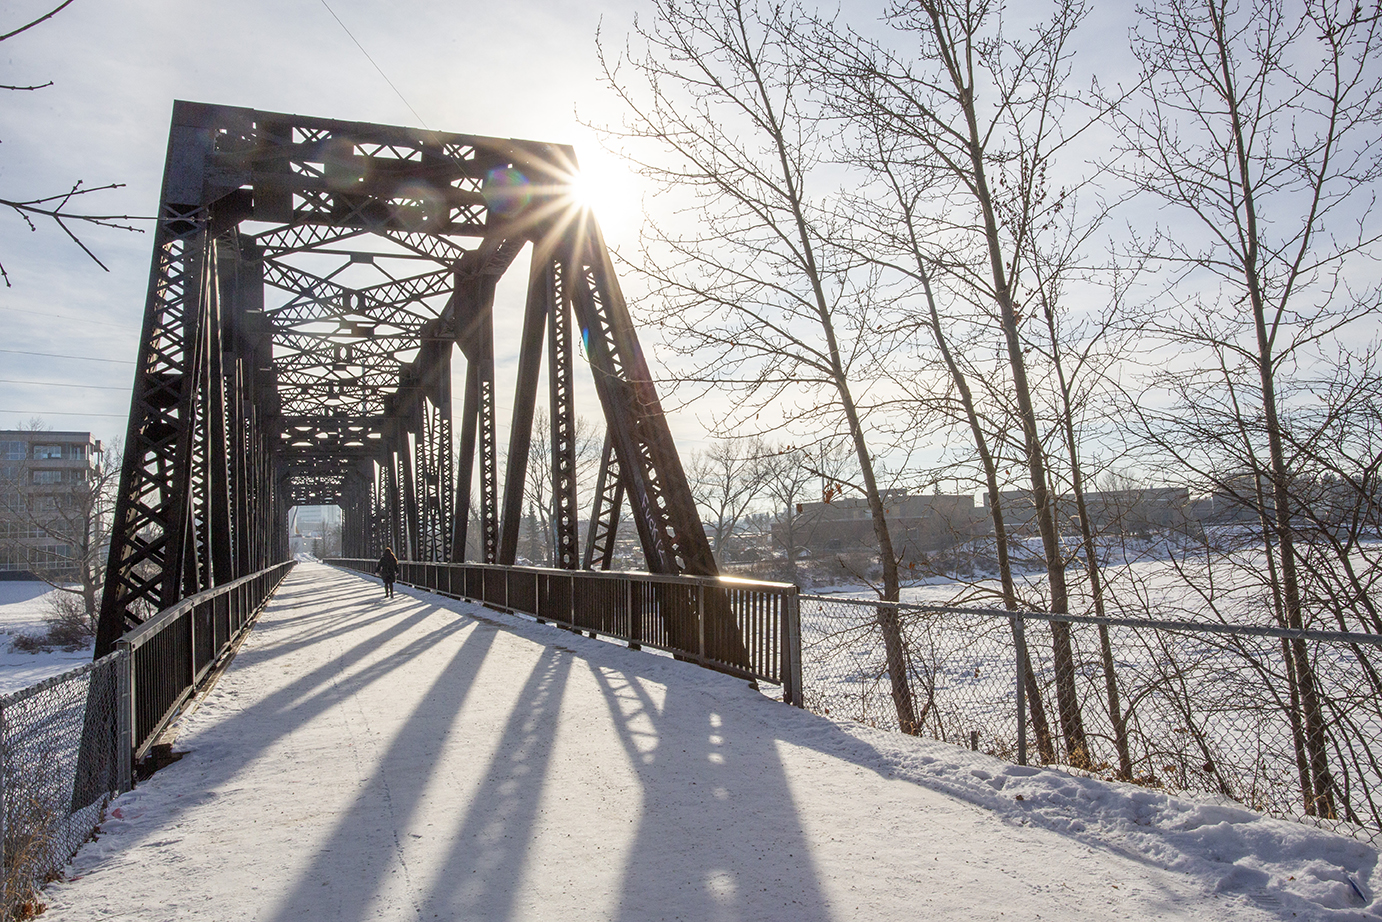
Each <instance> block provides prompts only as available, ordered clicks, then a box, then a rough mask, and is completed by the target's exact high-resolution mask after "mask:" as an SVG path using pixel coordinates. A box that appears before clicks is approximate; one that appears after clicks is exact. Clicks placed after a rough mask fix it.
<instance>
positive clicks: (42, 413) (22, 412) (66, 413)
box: [0, 409, 129, 419]
mask: <svg viewBox="0 0 1382 922" xmlns="http://www.w3.org/2000/svg"><path fill="white" fill-rule="evenodd" d="M0 413H14V414H15V415H17V416H38V417H44V416H109V417H110V418H111V419H127V418H128V417H129V414H128V413H78V412H77V411H76V410H5V409H0Z"/></svg>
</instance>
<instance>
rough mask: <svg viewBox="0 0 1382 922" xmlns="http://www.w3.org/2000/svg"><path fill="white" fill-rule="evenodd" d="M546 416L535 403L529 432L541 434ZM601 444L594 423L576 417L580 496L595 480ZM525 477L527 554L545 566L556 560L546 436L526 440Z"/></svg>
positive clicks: (599, 434)
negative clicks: (526, 462) (526, 460)
mask: <svg viewBox="0 0 1382 922" xmlns="http://www.w3.org/2000/svg"><path fill="white" fill-rule="evenodd" d="M549 419H550V418H549V417H548V415H547V408H546V407H545V406H539V407H538V408H537V410H536V412H535V413H534V414H533V431H534V432H538V433H543V434H545V433H546V432H547V431H548V429H549V426H550V422H549ZM603 445H604V442H603V437H602V433H601V432H600V429H599V426H598V424H597V423H594V422H592V421H591V420H589V419H587V418H586V417H584V416H578V417H576V434H575V451H576V480H577V483H578V484H580V485H581V487H583V488H585V489H581V490H579V491H578V493H579V494H580V495H587V496H588V495H590V490H589V489H588V488H589V485H590V483H591V482H592V481H593V480H594V479H595V473H596V469H597V468H598V467H599V464H600V451H601V449H602V447H603ZM525 478H526V483H525V485H524V494H525V496H526V497H527V500H528V509H527V514H526V516H525V518H526V528H527V531H528V557H529V559H530V560H532V561H533V563H535V564H539V565H542V566H547V565H550V564H551V563H552V561H553V560H555V559H556V556H555V555H556V534H555V533H554V532H553V531H552V447H551V442H550V441H548V440H547V439H546V438H537V439H533V440H532V441H531V442H530V443H529V445H528V467H527V470H526V473H525Z"/></svg>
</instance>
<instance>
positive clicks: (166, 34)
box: [0, 0, 696, 439]
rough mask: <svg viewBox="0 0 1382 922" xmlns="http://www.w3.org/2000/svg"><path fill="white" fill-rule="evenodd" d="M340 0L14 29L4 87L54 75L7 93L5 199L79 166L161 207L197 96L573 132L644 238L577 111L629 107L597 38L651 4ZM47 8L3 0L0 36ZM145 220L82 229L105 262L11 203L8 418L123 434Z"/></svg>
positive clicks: (1, 421) (602, 198)
mask: <svg viewBox="0 0 1382 922" xmlns="http://www.w3.org/2000/svg"><path fill="white" fill-rule="evenodd" d="M328 2H329V6H328V4H327V3H323V2H322V0H291V2H282V0H249V2H236V3H233V4H229V3H215V4H211V3H186V2H173V0H143V2H125V3H100V2H96V0H75V2H74V3H73V4H72V5H71V6H69V7H68V8H67V9H65V10H63V11H62V12H61V13H59V14H58V15H57V16H55V17H54V18H53V19H51V20H49V21H47V22H45V23H43V24H42V25H39V26H37V27H35V28H34V29H31V30H29V31H28V32H25V33H23V34H21V35H19V36H16V37H14V38H11V39H9V40H7V41H5V42H3V43H0V52H2V53H0V83H4V84H10V85H33V84H40V83H45V82H47V81H49V80H51V81H53V85H52V86H49V87H46V88H44V89H41V90H36V91H33V92H9V93H6V94H5V96H4V103H5V105H4V106H3V107H0V198H5V199H14V200H26V199H30V198H35V197H38V196H40V195H52V194H56V193H62V192H65V191H67V190H68V189H70V188H71V186H72V184H73V183H74V182H76V181H77V180H81V181H82V182H83V184H84V185H85V186H87V187H90V186H100V185H104V184H107V183H123V184H124V188H121V189H116V190H112V191H108V192H102V193H99V194H96V195H92V196H91V197H90V201H89V207H90V210H92V211H96V212H99V213H102V214H119V215H133V216H147V215H150V214H152V213H153V212H154V211H155V210H156V207H157V203H158V195H159V187H160V182H161V178H162V171H163V161H164V154H165V151H166V146H167V138H168V123H169V118H170V115H171V112H172V104H173V100H175V99H185V100H193V101H198V102H213V103H221V104H227V105H235V106H245V107H250V108H256V109H261V110H267V111H277V112H290V113H296V114H303V115H314V116H321V117H327V118H338V119H346V120H356V121H366V122H378V123H383V124H398V125H409V126H415V125H418V124H419V123H421V124H423V125H425V126H426V127H430V128H434V129H438V130H446V131H454V132H459V133H466V134H479V135H490V136H497V137H514V138H528V139H535V140H542V141H553V142H558V143H565V144H572V145H574V146H575V148H576V151H577V156H578V157H579V158H580V160H581V164H582V168H583V172H584V173H585V176H586V181H587V182H588V183H591V184H593V185H594V186H595V187H596V188H597V189H598V190H599V200H598V202H597V204H596V205H595V210H596V214H597V216H598V218H599V219H600V221H601V224H602V226H603V228H604V230H605V235H606V238H607V240H608V241H609V243H610V245H611V246H613V247H618V246H619V245H620V244H621V243H625V244H629V245H631V244H632V243H633V242H634V238H635V236H636V234H637V221H638V215H639V208H640V203H639V192H638V190H637V188H636V186H635V184H634V178H633V177H632V176H630V175H629V174H628V172H627V170H626V169H625V168H624V166H623V164H622V163H621V162H620V161H619V160H617V158H614V157H613V156H611V155H609V154H607V153H605V152H604V151H603V150H602V149H601V148H600V145H599V143H598V141H597V140H596V137H595V134H594V132H593V131H592V130H591V129H589V128H587V127H585V126H584V125H582V121H583V120H584V121H592V122H596V123H599V122H605V121H609V120H611V119H614V118H617V112H615V111H613V110H612V109H611V108H610V106H611V103H610V101H609V99H608V97H607V96H606V94H605V92H604V91H603V90H602V89H601V87H600V86H599V82H598V80H597V62H596V54H595V51H596V44H595V42H596V33H597V30H598V29H599V28H600V27H601V22H602V21H603V22H604V28H605V29H606V31H607V32H608V33H609V34H611V35H612V34H615V33H617V34H618V35H620V36H622V35H623V34H624V32H626V31H627V28H628V25H629V24H630V23H631V22H632V18H633V15H634V13H635V12H636V10H637V8H638V6H639V4H638V3H637V2H636V0H608V2H585V0H582V2H567V0H544V2H540V3H538V2H531V3H510V4H485V3H473V2H467V3H456V2H440V0H437V2H434V0H410V2H403V3H381V2H367V0H328ZM50 8H51V4H49V3H47V2H46V0H44V2H34V0H20V2H7V3H3V4H0V34H3V33H4V32H9V31H10V30H12V29H14V28H17V27H18V26H19V25H22V24H23V23H25V22H28V21H30V20H31V19H34V18H36V17H38V16H41V15H42V14H43V13H45V12H47V11H48V9H50ZM333 14H334V15H333ZM338 19H339V21H338ZM347 30H349V31H347ZM352 35H353V36H354V38H353V39H352ZM356 41H358V42H359V45H362V46H363V49H364V50H363V51H362V50H361V47H359V46H357V44H356ZM367 54H368V57H367V56H366V55H367ZM371 58H372V59H373V62H374V63H373V64H372V63H371V60H370V59H371ZM375 64H377V65H378V66H377V68H376V66H375ZM381 71H382V74H381ZM132 223H134V224H135V225H136V226H138V227H141V228H143V229H144V233H126V232H120V231H113V230H99V229H98V230H88V231H81V232H80V236H81V238H82V240H83V242H85V243H86V244H87V245H88V246H89V247H90V248H91V250H92V251H93V253H94V254H95V255H96V256H97V257H98V258H99V259H100V260H101V262H102V263H104V264H105V266H106V267H108V268H109V270H110V271H109V272H106V271H103V270H102V269H101V267H100V266H98V265H96V263H94V262H93V261H92V260H91V259H90V258H89V257H87V256H86V255H85V254H84V253H82V251H81V250H80V249H79V248H78V247H77V246H76V245H75V244H73V243H72V242H71V241H70V240H69V239H68V238H67V237H66V236H65V235H64V233H63V231H62V230H61V229H60V228H58V227H56V226H54V225H53V224H52V223H51V222H49V223H47V224H44V223H39V224H38V225H37V230H36V231H33V232H31V231H30V230H29V229H28V228H27V227H26V226H25V224H24V223H23V221H22V220H21V219H20V218H18V217H17V216H15V215H14V213H13V212H7V213H4V214H3V217H0V262H2V263H3V265H4V268H5V270H6V272H7V273H8V274H9V277H10V281H11V287H9V288H5V289H4V290H3V292H0V318H2V319H3V326H2V327H0V329H3V330H4V333H3V335H0V350H5V351H0V428H11V427H16V426H19V425H23V424H25V423H26V422H27V421H28V420H29V419H30V418H32V417H35V416H37V417H41V418H42V420H43V421H44V423H46V424H47V425H48V426H51V427H52V428H54V429H73V430H82V431H88V430H89V431H91V432H92V433H93V434H95V435H96V437H98V438H104V439H112V438H114V439H122V438H123V437H124V432H125V418H126V416H127V413H128V409H129V399H130V385H131V380H132V375H133V370H134V364H133V361H134V358H135V355H136V351H137V348H138V340H139V329H140V323H141V320H142V317H143V310H144V300H145V295H146V290H147V286H148V273H149V264H150V255H151V247H152V238H151V222H149V221H147V220H139V221H135V222H132ZM517 265H518V266H526V262H523V261H520V262H519V263H518V264H517ZM515 274H516V275H520V276H521V275H522V274H524V273H522V272H518V273H510V275H515ZM522 290H523V280H522V279H521V278H518V279H516V280H515V281H510V282H509V284H507V285H506V286H505V288H504V289H501V293H500V302H499V305H498V307H499V309H500V310H501V311H502V310H503V309H504V307H505V304H506V301H505V296H506V294H507V296H508V299H509V300H508V302H507V303H509V304H512V305H513V306H514V307H515V308H521V304H522ZM635 309H636V308H635ZM499 335H500V342H499V343H498V344H497V348H498V350H499V352H500V371H499V373H500V375H501V381H502V379H503V375H504V371H505V367H504V361H503V359H504V353H505V351H506V344H505V343H504V342H503V332H502V331H501V332H500V334H499ZM513 348H514V349H516V344H515V346H514V347H513ZM33 353H48V355H35V354H33ZM654 355H655V350H654ZM53 356H66V357H64V358H56V357H53ZM456 364H457V366H458V369H459V367H460V365H461V363H460V362H457V363H456ZM24 382H46V383H45V384H42V385H40V384H33V383H24ZM580 412H583V413H584V414H598V406H596V405H594V404H586V405H585V406H584V407H583V408H582V409H581V410H580ZM502 415H503V414H502V408H501V417H502ZM683 428H684V429H687V427H685V426H684V427H683ZM692 429H694V425H692V426H691V427H690V428H689V429H687V431H688V435H689V437H690V438H692V439H694V438H696V435H695V433H694V432H693V431H691V430H692Z"/></svg>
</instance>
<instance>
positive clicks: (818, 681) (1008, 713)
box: [799, 596, 1382, 841]
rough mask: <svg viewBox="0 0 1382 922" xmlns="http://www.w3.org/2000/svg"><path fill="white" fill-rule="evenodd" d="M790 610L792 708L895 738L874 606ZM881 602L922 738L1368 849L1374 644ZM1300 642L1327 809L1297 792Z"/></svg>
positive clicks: (1380, 694)
mask: <svg viewBox="0 0 1382 922" xmlns="http://www.w3.org/2000/svg"><path fill="white" fill-rule="evenodd" d="M799 604H800V608H801V619H802V622H801V623H802V657H803V674H804V684H803V698H804V702H805V706H806V707H807V708H808V709H810V710H813V711H816V712H817V713H822V714H828V715H830V716H834V717H841V718H846V719H854V720H859V721H862V722H864V723H867V724H870V725H873V726H878V727H883V728H888V729H894V730H896V729H898V717H897V709H896V706H895V701H894V698H893V687H892V683H891V681H890V676H889V674H888V670H887V656H886V651H885V647H884V642H883V637H882V634H881V629H880V623H879V622H880V618H879V614H880V611H879V609H880V603H878V602H874V601H860V600H852V599H841V598H831V597H826V596H802V597H801V598H800V601H799ZM889 606H890V607H892V608H894V609H895V610H896V611H897V613H898V616H897V620H898V622H899V624H900V626H901V629H902V641H903V645H904V648H905V657H906V662H907V672H908V675H907V688H908V690H909V691H910V694H911V697H912V701H913V707H914V711H915V713H916V716H917V724H918V727H917V732H918V733H919V734H920V735H922V736H926V737H930V738H933V739H938V740H943V741H947V742H951V743H955V744H957V745H961V746H966V747H968V748H972V749H975V750H979V751H984V752H987V753H989V754H991V755H995V756H998V757H1000V758H1003V759H1006V760H1009V761H1015V762H1019V763H1023V764H1025V763H1026V762H1027V761H1028V760H1029V757H1030V760H1031V761H1033V762H1043V763H1050V764H1056V765H1061V766H1066V767H1072V768H1077V769H1084V770H1087V771H1089V772H1091V773H1093V774H1095V775H1098V776H1103V777H1108V778H1116V777H1120V776H1122V777H1125V778H1127V779H1128V780H1133V781H1136V782H1137V783H1140V784H1144V785H1148V786H1152V787H1158V788H1161V789H1164V790H1167V791H1172V792H1176V791H1202V792H1207V793H1212V794H1215V795H1218V796H1222V797H1228V798H1231V799H1233V800H1236V801H1239V802H1240V803H1243V804H1246V805H1247V806H1249V807H1251V808H1253V809H1256V810H1260V811H1262V812H1264V813H1269V814H1273V815H1276V816H1281V817H1285V818H1290V819H1300V820H1306V821H1308V822H1311V823H1316V824H1320V825H1326V826H1330V827H1332V828H1337V829H1340V830H1341V831H1345V832H1350V833H1352V834H1354V835H1358V836H1360V837H1361V838H1365V839H1368V840H1371V841H1379V840H1382V688H1379V684H1380V683H1382V680H1380V679H1379V678H1378V677H1379V676H1382V635H1376V634H1359V633H1345V632H1339V631H1299V630H1289V629H1282V628H1274V627H1257V626H1245V625H1229V624H1218V623H1201V622H1193V621H1171V620H1158V619H1152V618H1117V617H1108V618H1096V617H1092V616H1087V615H1052V614H1049V613H1045V612H1008V611H1001V610H990V609H972V608H959V607H952V606H943V605H917V604H906V603H889ZM1053 624H1064V625H1065V626H1066V627H1067V629H1068V631H1069V643H1070V648H1071V652H1072V658H1073V676H1072V679H1073V683H1072V684H1073V687H1074V690H1075V696H1076V700H1077V709H1078V715H1079V717H1080V719H1081V720H1082V723H1083V730H1084V736H1085V750H1084V751H1083V752H1080V753H1072V752H1071V751H1069V745H1068V741H1069V736H1068V735H1067V733H1066V732H1065V729H1066V727H1065V726H1063V721H1062V714H1061V713H1060V711H1059V707H1060V703H1059V697H1058V695H1057V694H1056V668H1055V662H1054V654H1053V636H1052V631H1051V626H1052V625H1053ZM1105 639H1106V640H1107V657H1106V656H1105V643H1104V642H1105ZM1297 641H1299V642H1303V643H1305V644H1306V646H1307V650H1308V661H1309V663H1310V667H1311V671H1312V674H1313V676H1314V681H1315V682H1316V684H1317V689H1318V692H1319V696H1320V700H1321V702H1322V703H1321V712H1322V716H1323V719H1324V721H1325V722H1326V725H1327V729H1326V733H1327V739H1328V750H1329V751H1328V760H1329V774H1330V777H1331V778H1332V792H1331V798H1332V802H1331V807H1330V809H1329V810H1322V809H1317V808H1316V807H1315V805H1314V804H1313V803H1312V802H1311V801H1310V800H1309V799H1308V798H1307V797H1305V796H1304V795H1303V793H1302V780H1301V772H1302V770H1303V769H1302V765H1301V761H1300V749H1299V740H1300V735H1299V729H1298V724H1299V721H1300V708H1299V704H1298V696H1297V695H1296V694H1295V689H1294V688H1293V681H1292V676H1291V673H1290V670H1289V669H1288V667H1287V664H1286V650H1284V648H1283V644H1286V643H1292V642H1297ZM1023 648H1025V650H1026V651H1027V656H1026V657H1025V658H1024V657H1023V656H1020V655H1019V653H1018V651H1019V650H1020V649H1023ZM1110 663H1111V664H1112V667H1113V668H1112V670H1111V672H1112V675H1113V676H1114V686H1115V688H1116V691H1117V698H1118V702H1119V706H1118V718H1119V720H1118V723H1117V724H1115V721H1114V720H1113V718H1112V714H1113V709H1112V708H1111V707H1110V703H1109V702H1110V696H1109V678H1108V677H1109V673H1110V670H1109V669H1108V664H1110ZM1028 664H1030V669H1031V678H1032V679H1033V680H1034V681H1031V682H1029V681H1028V677H1027V675H1026V674H1025V670H1026V668H1027V665H1028ZM1027 689H1035V690H1036V694H1037V697H1038V700H1037V701H1029V700H1028V696H1027V694H1026V693H1025V692H1026V690H1027ZM1065 716H1067V717H1068V716H1069V715H1065ZM1293 722H1295V723H1296V724H1297V727H1295V728H1293ZM1118 724H1121V726H1119V725H1118ZM1043 725H1044V729H1039V728H1043ZM1120 737H1121V740H1120ZM1120 748H1121V749H1122V750H1123V751H1122V752H1120V751H1119V750H1120ZM1125 759H1126V764H1127V765H1128V766H1129V767H1130V769H1131V770H1130V771H1128V772H1124V771H1123V770H1122V767H1123V764H1124V761H1125Z"/></svg>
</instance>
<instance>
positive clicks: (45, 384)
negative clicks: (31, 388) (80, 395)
mask: <svg viewBox="0 0 1382 922" xmlns="http://www.w3.org/2000/svg"><path fill="white" fill-rule="evenodd" d="M0 384H36V385H38V386H40V387H82V388H86V389H87V390H92V391H128V390H129V388H128V387H115V386H114V385H111V384H68V383H67V382H65V381H21V380H20V379H18V378H0Z"/></svg>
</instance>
